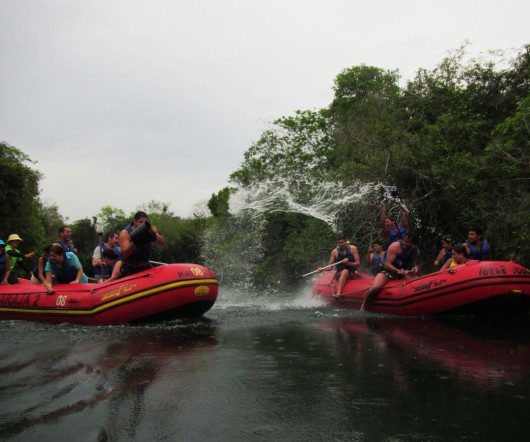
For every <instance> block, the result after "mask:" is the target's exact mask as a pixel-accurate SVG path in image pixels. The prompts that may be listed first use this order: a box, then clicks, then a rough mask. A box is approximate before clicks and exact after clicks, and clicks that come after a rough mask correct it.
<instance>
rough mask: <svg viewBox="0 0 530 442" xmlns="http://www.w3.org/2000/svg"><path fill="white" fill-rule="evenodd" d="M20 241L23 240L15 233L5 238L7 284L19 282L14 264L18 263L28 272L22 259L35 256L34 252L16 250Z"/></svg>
mask: <svg viewBox="0 0 530 442" xmlns="http://www.w3.org/2000/svg"><path fill="white" fill-rule="evenodd" d="M22 241H24V240H23V239H22V238H21V237H20V236H18V235H17V234H16V233H13V234H12V235H9V237H8V238H7V247H6V253H7V254H8V255H9V270H10V274H9V278H8V282H9V284H19V281H18V278H17V275H16V274H15V266H16V265H17V263H19V266H20V267H22V268H23V269H24V270H25V271H26V272H28V273H29V272H30V269H29V268H27V267H26V264H25V263H24V260H25V259H31V258H33V257H34V256H35V252H30V253H22V252H21V251H20V250H18V248H19V247H20V244H21V243H22Z"/></svg>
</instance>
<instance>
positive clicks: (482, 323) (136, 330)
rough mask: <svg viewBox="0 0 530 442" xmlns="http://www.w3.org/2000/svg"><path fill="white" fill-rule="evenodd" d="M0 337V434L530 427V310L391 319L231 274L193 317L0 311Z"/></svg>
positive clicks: (195, 436)
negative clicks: (6, 315)
mask: <svg viewBox="0 0 530 442" xmlns="http://www.w3.org/2000/svg"><path fill="white" fill-rule="evenodd" d="M0 336H1V339H2V341H1V344H0V438H1V439H2V440H20V441H39V442H42V441H48V440H49V441H57V440H75V441H106V440H109V441H110V440H123V441H126V440H127V441H128V440H139V441H149V440H157V441H158V440H163V441H174V440H178V441H240V440H241V441H247V440H248V441H253V440H266V441H268V440H274V441H276V440H281V441H313V440H314V441H335V440H336V441H352V440H353V441H355V440H360V441H475V440H476V441H505V440H509V441H522V440H525V441H526V440H527V439H528V429H527V425H528V418H529V417H530V403H529V399H530V325H529V323H528V318H524V319H519V320H512V319H511V320H506V319H500V318H497V319H496V320H493V319H479V318H473V317H464V318H448V319H444V320H443V321H442V320H434V319H425V318H395V317H388V316H387V317H385V316H379V315H374V314H362V313H359V312H353V311H345V310H338V309H334V308H331V307H328V306H324V305H322V304H320V303H319V302H317V301H315V300H312V299H311V298H310V296H309V294H308V293H306V294H302V295H299V296H296V295H294V294H289V293H276V294H270V293H269V294H265V293H242V292H241V291H239V292H238V291H235V290H230V289H226V288H224V289H222V290H221V292H220V296H219V300H218V303H217V304H216V305H215V306H214V308H213V309H212V310H211V311H210V312H209V313H208V314H207V315H206V317H205V318H203V319H201V320H197V321H193V322H182V321H174V322H167V323H164V324H156V325H142V326H130V325H126V326H114V327H81V326H76V325H68V324H63V325H53V324H44V323H31V322H16V321H0Z"/></svg>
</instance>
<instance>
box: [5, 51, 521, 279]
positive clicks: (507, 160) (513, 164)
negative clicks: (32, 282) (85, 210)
mask: <svg viewBox="0 0 530 442" xmlns="http://www.w3.org/2000/svg"><path fill="white" fill-rule="evenodd" d="M333 88H334V98H333V100H332V102H331V103H330V104H329V106H327V107H326V108H323V109H317V110H299V111H297V112H295V113H294V115H291V116H287V117H281V118H278V119H277V120H276V121H274V122H273V123H272V124H271V126H270V127H269V128H267V129H266V130H265V131H264V132H263V133H262V135H261V137H260V138H259V139H258V140H257V141H256V142H255V143H254V144H252V145H251V146H250V147H249V148H248V150H247V151H246V152H245V154H244V158H243V160H242V163H241V165H240V167H239V168H238V169H237V170H235V171H234V172H233V173H232V175H231V177H230V178H231V183H232V184H233V186H232V187H230V188H225V189H221V190H220V191H219V192H218V193H215V194H214V195H212V198H211V199H210V201H209V202H208V207H209V209H210V211H211V216H204V215H202V216H199V215H197V216H195V217H193V219H182V218H180V217H178V216H176V215H175V214H174V213H172V212H171V211H169V210H168V207H169V205H168V204H165V203H160V202H156V201H152V202H149V203H147V204H145V206H144V207H142V206H139V208H141V209H143V210H146V211H147V212H148V213H149V214H150V216H151V218H152V222H153V224H155V225H157V227H158V228H159V229H160V231H161V232H163V234H164V236H165V237H166V241H167V245H166V246H165V247H164V248H157V249H156V255H155V258H154V259H155V260H157V261H161V262H177V261H180V262H183V261H187V262H201V260H202V259H203V258H202V256H204V255H201V247H202V246H203V244H202V241H203V237H204V235H205V233H206V232H207V230H208V229H210V230H212V229H214V231H215V232H217V233H216V235H217V237H218V238H220V237H223V238H224V240H223V244H220V245H219V248H218V249H217V252H218V253H217V254H218V255H221V254H222V252H223V251H224V250H232V251H233V252H236V253H237V250H241V249H242V248H245V247H255V248H256V250H258V248H259V253H254V254H252V255H251V256H252V258H249V259H252V265H253V266H254V268H255V269H256V273H255V278H256V279H257V280H259V281H265V282H267V281H269V282H272V281H273V280H278V279H279V278H282V275H292V274H297V273H304V272H305V271H307V270H308V269H311V268H313V267H314V266H316V265H322V264H324V263H325V261H326V260H327V257H328V256H329V252H330V251H331V248H332V247H333V245H334V244H335V240H336V235H337V233H343V234H345V235H346V237H347V238H349V239H350V240H351V241H352V242H353V243H355V244H356V245H358V247H359V248H360V250H361V254H362V255H363V256H364V254H365V252H366V248H367V246H368V245H369V243H370V241H372V240H373V239H375V238H376V237H377V236H378V234H379V215H380V210H381V207H380V201H381V199H386V200H387V203H388V205H389V209H390V211H391V213H392V214H393V215H396V216H400V215H401V214H402V210H403V209H402V205H403V204H405V205H406V206H407V207H408V208H409V209H410V210H411V212H412V226H413V228H414V231H415V232H416V234H417V235H418V237H419V246H420V248H421V250H422V253H423V256H424V257H423V262H424V264H425V266H424V269H425V270H430V269H431V268H430V265H429V264H430V263H431V262H432V261H433V260H434V256H435V254H436V253H437V251H438V250H439V249H440V247H441V245H440V238H441V235H447V234H448V235H451V236H453V237H454V238H456V239H457V241H462V240H465V239H466V237H467V232H468V230H469V228H471V227H474V226H480V227H482V228H483V229H484V231H485V236H486V237H487V238H488V240H489V242H490V243H491V245H492V249H493V255H494V258H496V259H500V260H507V259H510V258H511V257H513V254H514V252H515V251H516V250H517V249H518V248H519V247H520V250H519V252H518V256H517V258H518V260H520V261H521V262H522V263H523V264H525V263H526V265H528V263H530V247H529V246H528V244H529V242H530V234H529V231H528V226H529V225H530V46H525V47H523V48H522V49H521V51H519V53H517V54H516V55H514V56H513V57H511V58H508V59H506V57H505V56H501V55H500V54H492V55H490V56H488V57H487V58H484V59H471V60H470V59H468V58H467V56H466V48H465V46H464V47H462V48H460V49H458V50H456V51H453V52H451V53H450V54H449V55H448V56H447V57H446V58H445V59H444V60H442V62H441V63H440V64H439V65H438V66H436V67H435V68H434V69H432V70H427V69H420V70H419V71H418V72H417V74H416V76H415V78H414V79H412V80H409V81H407V82H406V83H405V84H401V83H400V76H399V73H398V71H392V70H385V69H382V68H379V67H375V66H366V65H359V66H353V67H350V68H347V69H345V70H343V71H342V72H340V73H339V74H338V75H337V77H336V78H335V81H334V85H333ZM0 171H1V174H0V207H2V217H1V218H0V235H2V238H3V239H5V237H6V236H7V235H9V234H10V233H13V232H16V233H18V234H20V235H21V236H22V237H23V238H24V239H25V242H24V247H23V248H24V250H30V249H34V250H37V251H38V250H39V248H40V247H42V246H43V245H45V244H47V243H49V242H51V241H53V240H55V239H57V230H58V228H59V226H61V225H63V224H65V220H64V218H63V217H62V215H61V214H60V213H59V210H58V208H57V207H56V206H54V205H45V204H43V203H42V201H41V200H40V198H39V189H38V183H39V180H40V173H39V172H38V171H37V170H36V169H35V167H34V164H33V163H32V161H31V159H30V158H29V157H28V156H27V155H25V154H24V153H23V152H22V151H21V150H19V149H17V148H16V147H13V146H10V145H9V144H7V143H0ZM300 178H303V179H304V180H305V181H306V182H308V183H335V184H334V185H337V186H341V187H342V188H344V189H348V188H349V187H350V186H351V184H352V183H354V182H355V183H365V184H370V185H372V189H373V191H372V192H367V193H366V200H365V201H364V202H363V203H362V204H361V203H359V204H349V205H346V206H345V207H344V208H343V209H342V210H340V211H338V212H337V214H336V218H337V220H336V224H335V226H334V228H331V227H330V226H329V225H327V224H326V223H324V222H323V221H322V220H319V219H316V218H313V217H310V216H307V215H304V214H301V213H296V211H289V210H284V211H281V210H278V211H276V210H275V211H269V212H265V213H264V214H263V222H262V223H260V229H259V231H260V238H259V242H260V244H259V247H258V246H257V244H248V241H252V240H251V239H249V238H246V237H245V236H243V235H241V232H243V231H244V229H245V227H244V226H243V225H242V224H241V220H240V221H238V222H237V225H238V227H237V228H236V229H233V230H225V231H222V227H223V226H226V225H227V224H229V223H231V222H232V220H231V219H233V215H231V214H230V212H229V199H230V196H231V195H233V194H234V192H236V191H237V189H240V190H241V189H251V188H252V186H256V185H257V184H261V183H264V182H267V181H269V182H270V181H276V182H278V181H279V180H285V181H289V180H290V181H292V180H293V179H300ZM313 187H314V186H313ZM298 191H299V195H298V196H297V198H299V200H300V202H301V203H303V200H304V198H306V199H307V198H309V197H308V194H309V193H310V190H309V189H305V190H304V189H303V188H298ZM131 215H132V214H125V213H124V212H123V211H122V210H121V209H119V208H112V207H108V206H106V207H103V208H102V209H101V211H100V213H98V214H94V218H92V219H89V218H87V219H82V220H76V221H73V222H70V223H69V224H70V225H71V226H72V227H73V231H74V238H73V239H74V242H75V243H76V245H77V246H78V247H79V249H80V257H81V258H82V262H83V264H84V265H85V266H87V268H90V264H89V263H90V257H91V254H92V250H93V248H94V247H95V244H96V243H97V242H98V233H100V232H106V231H109V230H118V229H121V228H122V227H123V225H125V223H126V222H127V221H128V220H129V219H130V218H131ZM254 223H255V221H254ZM238 232H239V233H238ZM209 238H212V237H211V236H210V237H209ZM230 238H232V240H233V242H234V244H236V245H237V246H236V247H231V246H230V244H229V243H230V242H231V241H232V240H231V239H230ZM212 239H215V238H212ZM212 246H213V245H212V244H211V243H209V244H206V245H205V246H204V248H212ZM210 252H211V253H210V256H215V255H216V250H211V251H210ZM240 256H243V254H240ZM243 261H244V262H242V266H244V265H245V262H246V263H248V262H249V261H247V260H246V259H245V260H243ZM206 264H210V265H213V266H214V265H215V263H208V262H206ZM214 270H215V267H214Z"/></svg>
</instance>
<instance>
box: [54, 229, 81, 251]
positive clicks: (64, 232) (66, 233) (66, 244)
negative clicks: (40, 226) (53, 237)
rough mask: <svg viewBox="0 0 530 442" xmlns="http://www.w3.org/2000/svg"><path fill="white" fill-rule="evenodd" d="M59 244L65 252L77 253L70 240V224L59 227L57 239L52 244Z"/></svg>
mask: <svg viewBox="0 0 530 442" xmlns="http://www.w3.org/2000/svg"><path fill="white" fill-rule="evenodd" d="M55 244H58V245H60V246H61V247H62V248H63V249H64V251H65V252H73V253H77V249H76V248H75V246H74V243H73V241H72V228H71V227H70V226H61V227H59V239H58V240H57V241H55V242H54V243H53V245H55Z"/></svg>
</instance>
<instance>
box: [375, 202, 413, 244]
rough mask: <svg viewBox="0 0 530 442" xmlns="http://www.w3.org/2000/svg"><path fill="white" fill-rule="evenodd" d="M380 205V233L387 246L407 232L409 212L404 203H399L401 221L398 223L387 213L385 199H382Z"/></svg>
mask: <svg viewBox="0 0 530 442" xmlns="http://www.w3.org/2000/svg"><path fill="white" fill-rule="evenodd" d="M381 206H382V211H381V235H382V236H383V238H385V241H386V246H387V247H388V246H390V244H392V243H394V242H396V241H399V240H400V239H403V238H404V237H405V234H406V233H408V230H409V221H410V212H409V210H408V209H407V208H406V207H405V205H404V204H401V208H402V209H403V216H402V217H401V222H400V223H399V224H398V223H397V219H395V218H391V217H390V216H389V215H388V207H387V204H386V201H384V200H382V201H381Z"/></svg>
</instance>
